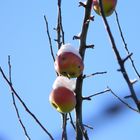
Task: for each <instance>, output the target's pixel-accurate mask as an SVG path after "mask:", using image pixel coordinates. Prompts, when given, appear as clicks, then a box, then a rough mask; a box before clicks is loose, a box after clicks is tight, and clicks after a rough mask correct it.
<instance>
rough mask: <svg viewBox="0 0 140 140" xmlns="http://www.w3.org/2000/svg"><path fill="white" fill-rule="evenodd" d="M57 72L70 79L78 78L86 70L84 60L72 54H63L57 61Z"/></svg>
mask: <svg viewBox="0 0 140 140" xmlns="http://www.w3.org/2000/svg"><path fill="white" fill-rule="evenodd" d="M55 69H56V71H57V72H58V73H59V74H60V75H63V76H67V77H69V78H74V77H78V76H79V75H81V73H82V72H83V69H84V64H83V61H82V59H81V58H80V57H79V56H77V55H76V54H74V53H72V52H62V53H61V54H60V55H59V56H57V57H56V60H55Z"/></svg>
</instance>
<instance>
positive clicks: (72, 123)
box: [69, 113, 76, 130]
mask: <svg viewBox="0 0 140 140" xmlns="http://www.w3.org/2000/svg"><path fill="white" fill-rule="evenodd" d="M69 117H70V123H71V125H72V127H73V128H74V130H75V129H76V128H75V125H74V122H73V119H72V116H71V113H69Z"/></svg>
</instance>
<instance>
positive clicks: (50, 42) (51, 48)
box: [44, 15, 55, 61]
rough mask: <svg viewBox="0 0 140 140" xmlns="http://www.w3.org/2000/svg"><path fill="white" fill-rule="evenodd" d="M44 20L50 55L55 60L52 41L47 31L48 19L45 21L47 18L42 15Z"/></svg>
mask: <svg viewBox="0 0 140 140" xmlns="http://www.w3.org/2000/svg"><path fill="white" fill-rule="evenodd" d="M44 20H45V23H46V30H47V35H48V39H49V44H50V50H51V55H52V58H53V61H55V56H54V53H53V47H52V41H51V37H50V32H49V25H48V21H47V18H46V16H45V15H44Z"/></svg>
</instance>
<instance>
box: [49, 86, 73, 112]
mask: <svg viewBox="0 0 140 140" xmlns="http://www.w3.org/2000/svg"><path fill="white" fill-rule="evenodd" d="M49 100H50V103H51V104H52V106H53V107H54V108H55V109H56V110H57V111H58V112H60V113H68V112H70V111H72V110H73V109H74V108H75V105H76V98H75V95H74V92H73V91H71V90H70V89H68V88H66V87H58V88H56V89H53V90H52V92H51V94H50V96H49Z"/></svg>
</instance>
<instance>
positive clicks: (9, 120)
mask: <svg viewBox="0 0 140 140" xmlns="http://www.w3.org/2000/svg"><path fill="white" fill-rule="evenodd" d="M126 2H127V3H126ZM139 5H140V1H138V0H136V1H135V3H133V4H132V1H119V0H118V4H117V11H118V14H119V17H120V22H121V26H122V28H123V32H124V36H125V38H126V41H127V44H128V48H129V50H130V51H131V52H133V53H134V55H133V59H134V61H135V63H136V66H137V68H138V70H139V71H140V61H139V60H140V59H139V52H140V47H139V36H140V35H139V33H140V26H139V25H140V17H139ZM44 14H45V15H46V16H47V18H48V22H49V29H50V35H51V38H52V43H53V48H54V53H57V48H56V42H55V41H54V39H55V38H56V32H55V31H54V30H53V28H54V27H56V18H57V1H56V0H55V1H51V0H40V1H33V0H30V1H28V0H24V1H23V0H21V1H18V0H12V1H10V0H5V1H1V2H0V66H2V68H3V69H4V71H5V72H6V73H7V74H8V65H7V58H8V55H11V64H12V80H13V85H14V87H15V89H16V91H17V92H18V94H19V96H20V97H21V98H22V99H23V100H24V102H25V103H26V105H27V106H28V107H29V109H30V110H31V111H32V112H33V113H34V114H35V115H36V116H37V117H38V118H39V119H40V121H41V122H42V123H43V124H44V126H45V127H46V128H47V130H48V131H49V132H51V133H52V135H53V136H54V137H55V138H56V140H59V139H60V137H59V136H60V135H61V117H60V114H59V113H58V112H56V111H55V110H54V109H53V108H52V107H51V105H50V103H49V101H48V97H49V93H50V92H51V89H52V84H53V82H54V80H55V78H56V75H55V71H54V64H53V61H52V57H51V55H50V49H49V42H48V38H47V34H46V28H45V22H44V19H43V15H44ZM83 14H84V9H83V8H82V7H80V8H79V7H78V0H77V1H76V0H75V1H64V0H62V17H63V27H64V31H65V41H66V42H67V43H71V44H72V45H74V46H75V47H78V45H79V42H78V41H77V40H73V39H72V38H73V36H74V35H77V34H78V33H79V32H80V31H81V25H82V20H83ZM92 14H93V15H95V21H94V22H91V23H90V28H89V33H88V38H87V44H94V45H95V48H94V49H93V50H91V49H89V50H87V51H86V57H85V70H84V73H85V74H91V73H94V72H98V71H107V72H108V73H107V74H106V75H102V76H96V77H94V78H89V79H86V80H85V81H84V87H83V95H84V96H88V95H90V94H94V93H96V92H99V91H102V90H104V89H105V88H106V87H107V86H109V87H110V88H112V90H113V91H114V92H115V93H117V94H118V95H119V96H120V97H122V98H123V97H124V96H125V95H128V94H129V91H128V88H127V85H126V83H125V82H124V80H123V78H122V75H121V73H118V72H117V71H116V70H117V69H118V68H119V67H118V64H117V62H116V59H115V57H114V54H113V52H112V50H111V46H110V42H109V40H108V36H107V33H106V32H105V29H104V25H103V22H102V20H101V17H100V16H98V15H96V14H95V13H94V11H93V12H92ZM108 21H109V24H110V26H111V29H112V32H113V35H114V36H115V41H116V44H117V47H118V48H119V49H120V51H121V55H122V57H125V56H126V54H125V53H124V49H123V44H122V41H121V38H120V36H119V32H118V28H117V24H116V21H115V15H114V14H113V15H112V16H111V17H109V18H108ZM126 67H127V69H128V72H129V74H130V77H131V78H132V79H134V78H136V76H135V74H134V72H133V70H132V68H131V67H130V64H129V62H127V64H126ZM139 84H140V83H139V82H138V83H137V84H136V86H135V88H136V90H137V91H139V90H140V89H139V88H138V87H139ZM16 101H17V100H16ZM126 101H127V102H128V103H130V104H131V105H132V106H133V107H135V105H134V104H132V103H133V102H132V101H131V100H126ZM118 103H119V101H118V100H117V99H116V98H114V97H113V96H112V95H111V94H104V95H101V96H98V97H94V98H93V100H92V101H90V102H88V101H85V102H84V104H83V105H84V107H83V120H84V123H85V124H87V125H91V126H93V127H94V131H92V130H88V132H89V134H90V139H95V140H112V139H113V140H118V139H119V140H123V139H127V140H132V139H139V138H140V135H139V130H140V117H139V115H138V114H137V113H135V112H133V111H131V110H130V109H128V108H127V107H125V106H124V105H123V106H121V107H122V108H123V111H122V112H121V113H119V114H117V115H116V114H115V115H108V114H106V113H104V112H105V110H106V108H107V107H108V106H110V104H113V105H115V104H118ZM17 104H18V107H19V112H20V115H21V118H22V120H23V122H24V124H25V126H26V128H27V131H28V132H29V135H30V136H31V138H32V140H49V138H48V136H47V135H46V134H45V133H44V132H43V131H42V129H40V127H39V126H38V125H37V124H36V122H35V121H34V120H33V119H32V118H31V117H30V116H29V115H28V114H27V113H26V111H25V110H24V108H23V107H22V105H21V104H20V103H19V102H18V101H17ZM0 113H1V115H0V135H1V136H3V138H1V137H0V140H25V135H24V134H23V131H22V129H21V127H20V125H19V122H18V121H17V116H16V113H15V110H14V107H13V105H12V98H11V94H10V90H9V87H8V86H7V84H6V83H5V81H4V80H3V78H2V76H1V75H0ZM73 115H74V113H73ZM68 127H70V128H69V135H72V134H73V130H72V127H71V125H68ZM71 130H72V131H71ZM71 140H74V138H73V139H71Z"/></svg>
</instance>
